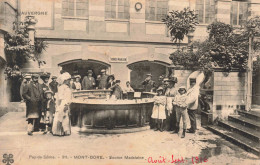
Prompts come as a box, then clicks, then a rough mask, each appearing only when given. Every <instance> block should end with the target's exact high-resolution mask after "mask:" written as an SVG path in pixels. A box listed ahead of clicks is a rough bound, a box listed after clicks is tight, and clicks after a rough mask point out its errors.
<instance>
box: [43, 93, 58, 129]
mask: <svg viewBox="0 0 260 165" xmlns="http://www.w3.org/2000/svg"><path fill="white" fill-rule="evenodd" d="M44 95H45V98H46V99H45V102H44V103H43V105H44V108H43V112H42V113H43V123H44V124H45V131H44V133H43V134H46V133H47V132H48V131H50V132H51V130H52V123H53V118H54V113H55V101H54V99H53V92H52V91H51V90H47V91H45V92H44Z"/></svg>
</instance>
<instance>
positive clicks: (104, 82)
mask: <svg viewBox="0 0 260 165" xmlns="http://www.w3.org/2000/svg"><path fill="white" fill-rule="evenodd" d="M107 78H108V75H107V74H106V70H105V69H102V70H101V78H100V81H99V85H98V89H106V87H107Z"/></svg>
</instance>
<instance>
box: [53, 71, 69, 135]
mask: <svg viewBox="0 0 260 165" xmlns="http://www.w3.org/2000/svg"><path fill="white" fill-rule="evenodd" d="M70 79H71V76H70V74H69V73H68V72H65V73H63V74H62V75H60V77H59V78H58V83H59V84H60V86H59V87H58V93H57V100H56V104H57V108H56V112H55V117H54V121H53V127H52V134H53V135H57V136H64V135H70V134H71V128H70V118H69V105H70V102H71V98H72V91H71V89H70Z"/></svg>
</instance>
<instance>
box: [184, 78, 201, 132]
mask: <svg viewBox="0 0 260 165" xmlns="http://www.w3.org/2000/svg"><path fill="white" fill-rule="evenodd" d="M189 83H190V88H189V90H188V91H187V100H186V103H187V110H188V115H189V118H190V126H191V127H190V128H189V129H188V131H187V132H188V133H195V132H196V129H197V122H196V110H197V109H198V99H199V86H196V78H190V82H189Z"/></svg>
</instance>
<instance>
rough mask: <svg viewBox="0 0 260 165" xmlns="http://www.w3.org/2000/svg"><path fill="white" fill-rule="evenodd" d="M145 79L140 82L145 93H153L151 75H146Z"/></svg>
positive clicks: (153, 86)
mask: <svg viewBox="0 0 260 165" xmlns="http://www.w3.org/2000/svg"><path fill="white" fill-rule="evenodd" d="M146 76H147V77H146V79H145V80H144V81H143V82H142V85H143V86H144V91H145V92H155V82H154V81H153V80H152V74H150V73H149V74H147V75H146Z"/></svg>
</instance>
